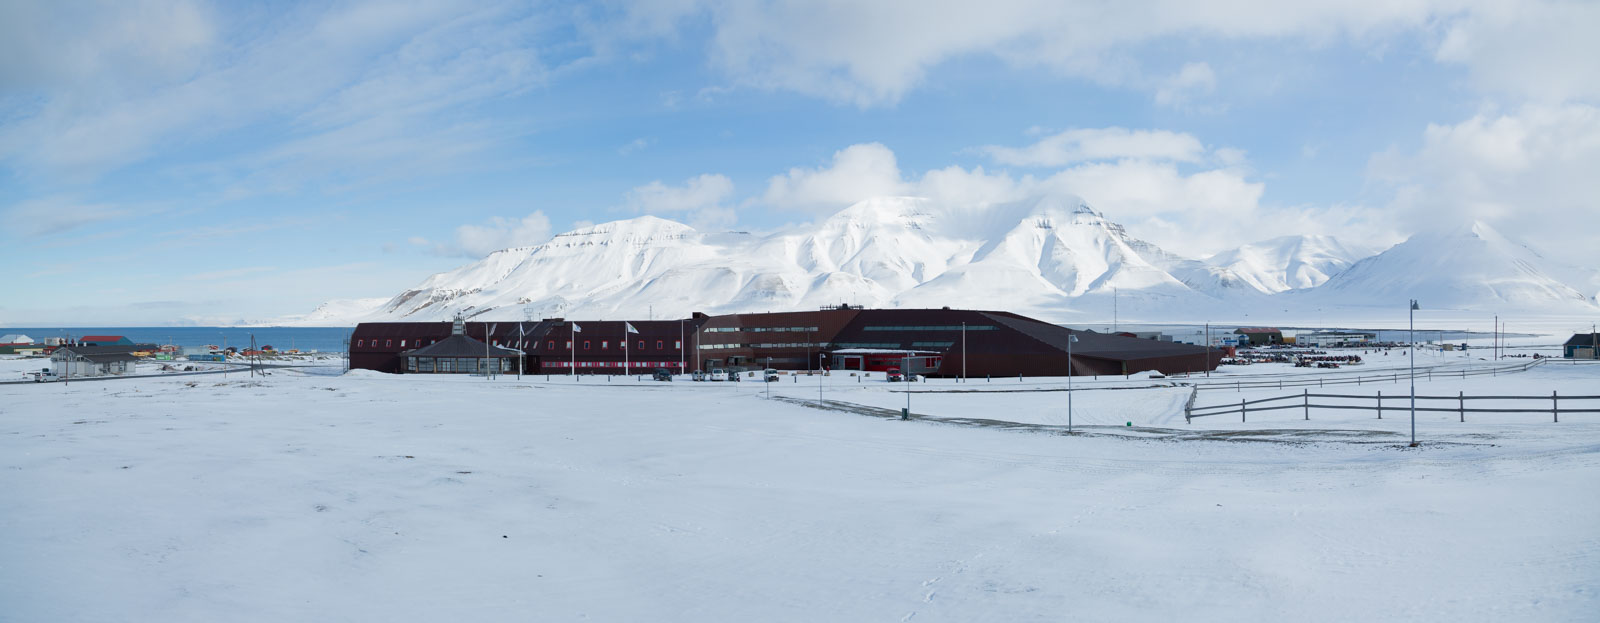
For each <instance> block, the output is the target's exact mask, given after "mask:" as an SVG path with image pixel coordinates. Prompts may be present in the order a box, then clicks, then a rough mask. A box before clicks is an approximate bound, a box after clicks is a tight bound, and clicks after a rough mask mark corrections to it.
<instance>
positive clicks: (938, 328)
mask: <svg viewBox="0 0 1600 623" xmlns="http://www.w3.org/2000/svg"><path fill="white" fill-rule="evenodd" d="M961 328H962V327H961V325H958V324H949V325H926V326H919V327H911V326H893V325H880V326H872V327H862V328H861V330H862V331H960V330H961ZM966 329H967V330H968V331H993V330H994V325H987V324H974V325H967V327H966Z"/></svg>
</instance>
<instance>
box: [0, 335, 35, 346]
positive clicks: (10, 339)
mask: <svg viewBox="0 0 1600 623" xmlns="http://www.w3.org/2000/svg"><path fill="white" fill-rule="evenodd" d="M32 343H33V338H31V337H28V336H26V335H23V334H21V333H7V334H5V335H0V344H32Z"/></svg>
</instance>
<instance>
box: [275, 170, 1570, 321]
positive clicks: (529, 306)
mask: <svg viewBox="0 0 1600 623" xmlns="http://www.w3.org/2000/svg"><path fill="white" fill-rule="evenodd" d="M1463 232H1466V233H1463ZM1473 240H1476V241H1479V243H1473V242H1472V241H1473ZM1480 243H1481V244H1480ZM1474 245H1477V246H1474ZM1469 247H1470V250H1463V249H1468V248H1469ZM1446 251H1450V252H1451V253H1452V255H1450V258H1451V259H1448V260H1446V261H1445V262H1444V263H1440V262H1433V263H1428V262H1426V261H1424V260H1426V258H1429V257H1431V256H1438V255H1441V254H1444V253H1445V252H1446ZM1365 252H1367V251H1366V250H1364V249H1361V248H1360V247H1357V246H1354V245H1345V244H1343V243H1341V242H1340V241H1338V240H1337V239H1334V238H1332V237H1330V236H1318V235H1302V236H1286V237H1280V238H1275V239H1272V240H1267V241H1261V242H1257V243H1250V244H1247V245H1242V246H1240V247H1238V248H1235V249H1230V250H1228V251H1224V252H1222V253H1218V254H1215V255H1213V256H1211V257H1208V258H1206V259H1204V260H1200V259H1193V258H1187V257H1183V256H1180V255H1177V254H1174V253H1171V252H1168V251H1166V250H1164V249H1161V248H1160V247H1159V246H1157V245H1154V244H1152V243H1149V242H1145V241H1142V240H1139V239H1137V238H1134V237H1132V236H1131V235H1129V234H1128V233H1127V232H1126V230H1125V228H1123V226H1122V225H1120V224H1118V223H1115V222H1113V221H1111V220H1109V219H1107V218H1106V217H1105V216H1104V215H1103V214H1101V213H1099V212H1097V211H1095V210H1094V209H1093V208H1092V207H1090V206H1089V205H1088V204H1087V203H1086V202H1084V201H1083V200H1082V199H1080V198H1077V197H1072V196H1052V197H1046V198H1040V199H1034V200H1028V201H1019V202H1011V203H1005V204H997V205H986V206H981V207H971V208H961V207H955V208H952V207H946V206H935V205H934V204H933V203H932V202H930V201H929V200H927V199H922V198H917V197H877V198H872V199H867V200H864V201H861V202H858V203H856V204H854V205H851V206H849V207H846V208H844V209H843V210H840V211H839V212H837V213H835V214H833V215H831V216H829V217H827V218H824V219H821V220H819V221H817V222H815V223H811V224H806V225H799V226H792V227H789V228H786V229H783V230H780V231H776V232H772V233H769V234H765V235H753V234H748V233H742V232H701V231H698V230H696V229H694V228H692V227H690V226H688V225H685V224H682V223H678V222H676V221H671V220H668V219H663V218H660V217H655V216H648V215H647V216H640V217H636V218H632V219H624V220H619V221H612V222H608V223H601V224H597V225H592V226H589V227H584V228H580V229H576V230H573V231H570V232H564V233H561V234H557V235H555V236H553V237H551V239H550V240H548V241H546V242H544V243H541V244H538V245H531V246H522V247H513V248H508V249H502V250H499V251H495V252H493V253H490V254H489V255H488V256H485V257H484V258H483V259H480V260H478V261H475V262H470V263H467V264H465V265H463V266H460V267H457V268H456V269H453V270H450V271H445V272H441V273H436V274H434V275H430V276H428V277H427V278H426V279H424V280H423V281H422V282H421V283H419V284H418V285H417V286H415V287H413V288H410V289H407V290H405V291H403V292H401V293H400V294H397V295H395V296H393V297H390V298H389V299H386V300H385V301H384V302H383V303H382V304H381V305H377V306H375V307H371V306H369V304H370V300H363V303H362V304H360V305H357V304H351V303H343V304H338V305H335V304H333V303H334V302H330V303H328V304H324V306H323V307H321V308H319V311H318V312H314V313H312V314H307V315H305V316H301V317H292V318H296V319H297V322H298V323H300V324H308V323H318V324H353V323H355V322H361V321H418V320H427V321H437V320H448V319H450V318H452V317H454V316H456V315H462V316H466V317H476V316H481V315H484V314H491V313H493V314H500V315H503V316H505V317H521V318H528V319H532V318H544V317H557V316H564V317H582V318H622V317H633V318H640V317H646V316H652V315H653V316H655V317H679V316H686V315H688V314H689V313H690V312H695V311H703V312H706V313H735V312H755V311H787V310H796V309H816V308H818V307H821V306H824V305H831V304H839V303H849V304H855V305H863V306H868V307H943V306H951V307H973V308H1005V309H1009V310H1012V311H1016V312H1018V313H1022V314H1027V315H1033V316H1036V317H1040V318H1045V319H1052V320H1068V319H1071V318H1074V317H1081V316H1084V315H1087V314H1093V315H1096V316H1107V315H1111V314H1109V313H1107V312H1110V311H1111V308H1112V307H1113V306H1114V305H1116V304H1117V302H1116V301H1113V300H1112V299H1114V298H1115V299H1117V301H1120V302H1122V303H1123V305H1124V307H1123V309H1140V310H1143V313H1144V314H1145V315H1146V316H1150V317H1159V316H1163V315H1168V316H1170V315H1171V314H1174V313H1176V314H1179V315H1185V316H1186V317H1198V316H1196V315H1195V314H1212V313H1216V314H1223V315H1227V314H1231V313H1237V311H1238V310H1239V309H1241V308H1246V309H1247V308H1250V307H1261V306H1263V305H1266V304H1267V303H1268V302H1271V304H1272V306H1273V307H1278V306H1280V304H1281V305H1287V306H1289V307H1294V306H1299V305H1304V306H1327V305H1330V304H1334V303H1337V304H1353V305H1362V304H1366V303H1370V304H1372V305H1386V304H1389V302H1388V301H1387V298H1391V297H1393V296H1394V295H1396V293H1397V292H1401V291H1406V292H1412V293H1413V294H1411V295H1410V296H1413V297H1415V296H1418V294H1416V293H1417V292H1423V293H1422V294H1421V296H1426V297H1429V298H1431V299H1433V300H1435V301H1439V302H1441V303H1445V302H1447V300H1448V301H1450V303H1449V304H1457V303H1461V301H1455V300H1454V299H1450V298H1449V297H1445V296H1442V295H1441V291H1440V290H1438V289H1429V288H1422V287H1421V286H1422V285H1426V284H1431V283H1434V282H1443V281H1450V282H1451V283H1454V284H1455V286H1454V287H1456V288H1459V289H1467V288H1468V287H1469V286H1470V285H1471V281H1472V280H1473V279H1485V280H1489V281H1492V282H1493V283H1494V284H1496V287H1497V288H1498V289H1497V290H1494V292H1496V293H1497V294H1496V296H1495V297H1494V300H1495V301H1496V302H1497V303H1505V304H1513V303H1517V304H1532V303H1540V302H1544V303H1549V302H1552V301H1554V302H1556V303H1560V304H1574V302H1577V303H1580V304H1585V305H1590V306H1593V305H1594V301H1593V300H1592V299H1589V298H1588V297H1586V296H1585V295H1584V294H1582V293H1580V292H1579V291H1578V290H1577V289H1574V288H1572V287H1571V286H1566V285H1565V284H1562V283H1561V282H1560V281H1559V280H1557V279H1555V278H1553V277H1551V276H1550V274H1549V271H1547V270H1545V269H1543V268H1541V267H1540V266H1541V265H1542V264H1544V263H1545V262H1544V260H1543V258H1542V257H1541V256H1539V255H1538V254H1537V253H1536V252H1534V251H1532V249H1530V248H1528V247H1526V246H1525V245H1521V244H1519V243H1516V242H1513V241H1510V240H1508V239H1506V238H1504V237H1503V236H1501V235H1500V234H1499V233H1498V232H1495V231H1494V230H1493V229H1492V228H1489V227H1488V226H1487V225H1483V224H1481V223H1480V224H1475V225H1473V226H1469V227H1467V228H1466V229H1464V230H1463V229H1457V230H1453V231H1451V232H1447V233H1437V232H1433V233H1429V232H1425V233H1421V234H1417V235H1416V236H1413V237H1412V238H1411V239H1408V240H1407V241H1406V242H1403V243H1401V244H1399V245H1396V246H1395V247H1392V248H1391V249H1389V250H1385V251H1383V252H1382V253H1376V254H1372V255H1369V256H1366V257H1360V256H1359V254H1361V253H1365ZM1386 255H1387V259H1383V260H1382V261H1377V260H1378V259H1379V258H1385V256H1386ZM1450 262H1454V263H1456V264H1459V265H1461V266H1464V267H1470V270H1468V271H1467V273H1468V274H1467V275H1466V276H1463V277H1461V278H1459V279H1454V280H1451V279H1448V278H1446V277H1445V276H1441V275H1442V274H1443V273H1448V272H1449V267H1448V266H1447V264H1449V263H1450ZM1418 265H1422V266H1426V267H1427V268H1428V270H1427V271H1423V272H1421V273H1419V271H1417V270H1416V269H1415V267H1416V266H1418ZM1505 265H1509V266H1511V267H1512V268H1506V266H1505ZM1428 275H1433V276H1432V277H1429V276H1428ZM1430 279H1431V281H1430ZM1448 291H1449V290H1448V289H1447V290H1443V292H1448ZM1330 293H1331V294H1330ZM1475 296H1480V297H1482V296H1483V294H1482V293H1481V292H1478V293H1477V294H1475ZM341 311H343V312H344V313H345V314H346V315H345V316H343V317H335V316H337V315H338V314H339V313H340V312H341ZM1284 311H1286V312H1287V311H1289V309H1288V308H1285V309H1284Z"/></svg>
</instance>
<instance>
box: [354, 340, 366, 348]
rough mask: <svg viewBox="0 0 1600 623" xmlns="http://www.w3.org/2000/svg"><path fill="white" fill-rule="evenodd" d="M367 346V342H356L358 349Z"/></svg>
mask: <svg viewBox="0 0 1600 623" xmlns="http://www.w3.org/2000/svg"><path fill="white" fill-rule="evenodd" d="M366 345H367V341H366V340H356V348H361V347H362V346H366Z"/></svg>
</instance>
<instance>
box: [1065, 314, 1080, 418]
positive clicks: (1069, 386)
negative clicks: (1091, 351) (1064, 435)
mask: <svg viewBox="0 0 1600 623" xmlns="http://www.w3.org/2000/svg"><path fill="white" fill-rule="evenodd" d="M1068 331H1071V329H1068ZM1076 341H1078V336H1076V335H1073V334H1071V333H1068V334H1067V432H1069V433H1070V432H1072V343H1073V342H1076Z"/></svg>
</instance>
